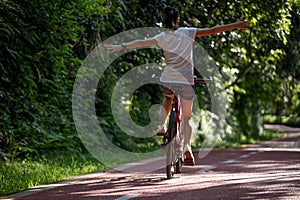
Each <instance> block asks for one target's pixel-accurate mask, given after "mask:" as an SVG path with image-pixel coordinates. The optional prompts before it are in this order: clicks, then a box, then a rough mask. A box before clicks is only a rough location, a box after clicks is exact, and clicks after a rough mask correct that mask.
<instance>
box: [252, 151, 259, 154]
mask: <svg viewBox="0 0 300 200" xmlns="http://www.w3.org/2000/svg"><path fill="white" fill-rule="evenodd" d="M257 153H258V152H257V151H253V152H251V153H250V155H255V154H257Z"/></svg>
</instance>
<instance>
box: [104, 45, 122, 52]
mask: <svg viewBox="0 0 300 200" xmlns="http://www.w3.org/2000/svg"><path fill="white" fill-rule="evenodd" d="M104 47H105V48H106V49H107V50H109V51H111V52H112V53H113V52H117V51H121V50H122V49H124V48H123V47H122V45H114V44H104Z"/></svg>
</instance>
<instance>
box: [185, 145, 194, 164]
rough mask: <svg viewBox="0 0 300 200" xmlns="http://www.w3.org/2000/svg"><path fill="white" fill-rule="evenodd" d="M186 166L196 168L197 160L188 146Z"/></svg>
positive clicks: (186, 148)
mask: <svg viewBox="0 0 300 200" xmlns="http://www.w3.org/2000/svg"><path fill="white" fill-rule="evenodd" d="M183 163H184V165H189V166H194V165H195V158H194V155H193V153H192V149H191V147H190V145H186V146H185V148H184V162H183Z"/></svg>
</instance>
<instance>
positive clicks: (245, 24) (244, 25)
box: [236, 18, 250, 30]
mask: <svg viewBox="0 0 300 200" xmlns="http://www.w3.org/2000/svg"><path fill="white" fill-rule="evenodd" d="M249 27H250V22H248V21H244V19H243V18H241V19H240V20H239V21H237V22H236V28H237V29H239V30H246V29H248V28H249Z"/></svg>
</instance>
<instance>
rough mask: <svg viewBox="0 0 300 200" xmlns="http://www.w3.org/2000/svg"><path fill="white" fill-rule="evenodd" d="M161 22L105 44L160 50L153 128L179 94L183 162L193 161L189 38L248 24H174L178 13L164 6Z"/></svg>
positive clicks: (162, 129)
mask: <svg viewBox="0 0 300 200" xmlns="http://www.w3.org/2000/svg"><path fill="white" fill-rule="evenodd" d="M162 16H163V18H162V25H163V27H164V28H166V29H168V31H164V32H162V33H160V34H158V35H156V36H154V37H152V38H149V39H145V40H134V41H131V42H128V43H122V44H120V45H111V44H105V47H106V48H107V49H108V50H111V51H112V52H115V51H120V50H123V49H132V48H138V47H147V46H153V45H158V46H159V47H160V48H161V49H163V51H164V56H165V60H166V67H165V68H164V70H163V73H162V76H161V79H160V81H161V90H162V91H163V93H164V100H163V102H162V106H163V108H164V110H162V112H161V117H162V118H161V125H160V126H159V128H158V130H157V134H158V135H162V134H164V133H165V131H166V130H165V123H166V119H167V117H168V115H169V113H170V111H171V107H172V100H173V98H174V94H176V95H179V96H180V102H181V108H182V131H183V135H184V164H186V165H194V164H195V159H194V156H193V153H192V150H191V136H192V127H191V125H190V120H191V117H192V105H193V99H194V96H195V93H194V64H193V42H194V39H195V37H201V36H208V35H212V34H217V33H221V32H225V31H229V30H233V29H235V28H236V29H239V30H244V29H247V28H248V27H249V22H247V21H243V20H239V21H237V22H235V23H232V24H227V25H220V26H215V27H211V28H178V26H179V23H180V17H179V13H178V11H177V10H176V9H175V8H173V7H170V6H167V7H166V8H165V9H164V10H163V12H162Z"/></svg>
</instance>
